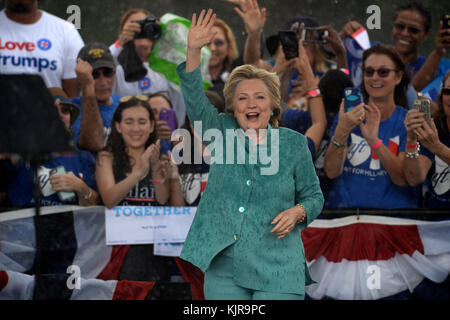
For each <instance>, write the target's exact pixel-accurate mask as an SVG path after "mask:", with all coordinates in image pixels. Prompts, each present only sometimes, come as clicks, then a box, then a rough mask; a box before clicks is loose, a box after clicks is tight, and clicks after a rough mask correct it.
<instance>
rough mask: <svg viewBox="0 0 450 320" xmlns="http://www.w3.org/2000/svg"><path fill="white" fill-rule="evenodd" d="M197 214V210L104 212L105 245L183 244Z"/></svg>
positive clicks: (155, 208)
mask: <svg viewBox="0 0 450 320" xmlns="http://www.w3.org/2000/svg"><path fill="white" fill-rule="evenodd" d="M196 211H197V208H196V207H135V206H130V207H126V206H123V207H114V208H112V209H105V226H106V245H118V244H150V243H182V242H184V240H185V239H186V236H187V234H188V231H189V228H190V227H191V224H192V220H193V219H194V215H195V212H196Z"/></svg>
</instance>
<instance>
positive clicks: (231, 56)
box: [214, 19, 239, 71]
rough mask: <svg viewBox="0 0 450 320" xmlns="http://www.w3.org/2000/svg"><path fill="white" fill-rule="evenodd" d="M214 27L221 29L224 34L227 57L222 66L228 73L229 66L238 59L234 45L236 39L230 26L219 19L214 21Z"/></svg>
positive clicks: (235, 45)
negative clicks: (226, 44)
mask: <svg viewBox="0 0 450 320" xmlns="http://www.w3.org/2000/svg"><path fill="white" fill-rule="evenodd" d="M214 26H215V27H218V28H220V29H222V31H223V33H224V34H225V38H226V40H227V42H228V52H227V57H226V58H225V61H224V65H225V69H226V70H227V71H230V70H231V64H232V63H233V61H234V60H235V59H236V58H237V57H238V54H239V52H238V48H237V44H236V39H235V37H234V34H233V31H232V30H231V28H230V26H229V25H228V24H227V23H226V22H225V21H223V20H221V19H216V22H215V23H214Z"/></svg>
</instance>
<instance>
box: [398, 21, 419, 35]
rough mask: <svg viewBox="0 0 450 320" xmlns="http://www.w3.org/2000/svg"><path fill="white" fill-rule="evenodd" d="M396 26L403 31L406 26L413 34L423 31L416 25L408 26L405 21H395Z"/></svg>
mask: <svg viewBox="0 0 450 320" xmlns="http://www.w3.org/2000/svg"><path fill="white" fill-rule="evenodd" d="M394 28H395V29H397V30H398V31H403V30H405V28H406V29H408V32H409V33H411V34H418V33H420V32H422V29H419V28H416V27H407V26H405V25H404V24H403V23H394Z"/></svg>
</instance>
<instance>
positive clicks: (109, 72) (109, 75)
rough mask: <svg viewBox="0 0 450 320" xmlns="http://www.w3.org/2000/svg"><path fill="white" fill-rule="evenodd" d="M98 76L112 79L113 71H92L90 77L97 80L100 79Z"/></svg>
mask: <svg viewBox="0 0 450 320" xmlns="http://www.w3.org/2000/svg"><path fill="white" fill-rule="evenodd" d="M100 74H102V75H103V77H105V78H111V77H114V74H115V72H114V69H109V68H108V69H96V70H94V72H92V76H93V77H94V79H98V78H100Z"/></svg>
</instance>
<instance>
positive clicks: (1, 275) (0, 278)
mask: <svg viewBox="0 0 450 320" xmlns="http://www.w3.org/2000/svg"><path fill="white" fill-rule="evenodd" d="M8 279H9V278H8V274H7V273H6V271H0V291H2V290H3V288H4V287H6V285H7V284H8Z"/></svg>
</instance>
